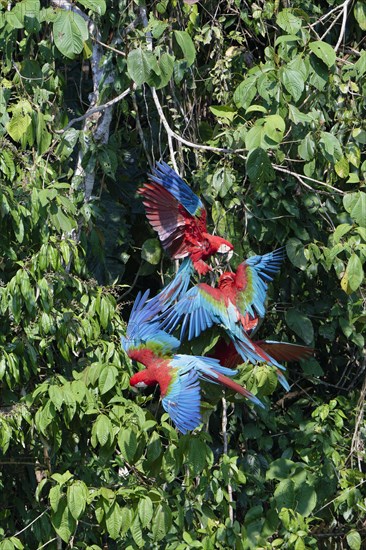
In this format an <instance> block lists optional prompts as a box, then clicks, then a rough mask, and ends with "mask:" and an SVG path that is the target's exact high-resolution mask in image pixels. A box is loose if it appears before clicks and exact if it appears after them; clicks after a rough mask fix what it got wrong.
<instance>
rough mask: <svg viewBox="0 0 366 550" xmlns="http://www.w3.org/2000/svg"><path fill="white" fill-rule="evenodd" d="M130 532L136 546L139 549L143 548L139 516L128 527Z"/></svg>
mask: <svg viewBox="0 0 366 550" xmlns="http://www.w3.org/2000/svg"><path fill="white" fill-rule="evenodd" d="M130 531H131V533H132V537H133V540H134V541H135V543H136V544H137V546H138V547H139V548H143V546H144V538H143V536H142V529H141V525H140V521H139V516H138V515H136V516H135V519H134V520H133V522H132V525H131V526H130Z"/></svg>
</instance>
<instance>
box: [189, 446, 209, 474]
mask: <svg viewBox="0 0 366 550" xmlns="http://www.w3.org/2000/svg"><path fill="white" fill-rule="evenodd" d="M188 464H189V469H190V470H191V472H192V475H193V476H196V475H198V474H200V473H201V472H202V470H203V468H204V467H205V466H206V443H204V442H203V441H201V440H200V439H198V438H197V437H194V438H193V439H190V441H189V447H188Z"/></svg>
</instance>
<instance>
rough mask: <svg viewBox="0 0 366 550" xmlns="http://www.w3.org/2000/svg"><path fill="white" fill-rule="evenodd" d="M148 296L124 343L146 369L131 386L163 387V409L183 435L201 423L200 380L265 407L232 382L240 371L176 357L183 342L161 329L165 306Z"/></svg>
mask: <svg viewBox="0 0 366 550" xmlns="http://www.w3.org/2000/svg"><path fill="white" fill-rule="evenodd" d="M148 296H149V291H148V290H147V291H146V292H145V293H144V294H143V295H141V293H139V294H138V295H137V298H136V300H135V303H134V305H133V308H132V311H131V315H130V319H129V322H128V326H127V331H126V337H122V339H121V340H122V346H123V349H124V350H125V352H126V353H127V355H128V356H129V357H130V358H131V359H132V360H135V361H138V362H139V363H142V365H144V367H145V369H144V370H142V371H140V372H137V373H136V374H134V375H133V376H132V377H131V379H130V384H131V386H135V387H146V386H153V385H156V384H159V387H160V393H161V396H162V404H163V407H164V409H165V411H166V412H167V413H168V414H169V416H170V417H171V419H172V420H173V422H174V424H175V425H176V426H177V428H178V430H179V431H180V432H182V433H183V434H184V433H186V432H187V431H188V430H193V429H194V428H196V427H197V426H198V425H199V423H200V422H201V413H200V400H201V395H200V384H199V380H200V379H201V380H206V381H209V382H213V383H216V384H222V385H224V386H226V387H228V388H230V389H232V390H234V391H235V392H237V393H240V394H241V395H243V396H244V397H246V398H248V399H249V400H250V401H252V402H253V403H255V404H256V405H259V406H261V407H263V404H262V403H261V401H260V400H259V399H258V398H257V397H255V396H254V395H253V394H252V393H250V392H249V391H248V390H247V389H245V388H244V387H242V386H240V385H239V384H237V383H236V382H234V381H233V380H230V378H228V377H229V376H230V377H231V376H234V375H235V374H237V371H233V370H231V369H227V368H225V367H222V366H221V365H220V362H219V361H218V360H217V359H213V358H211V357H199V356H192V355H177V354H175V353H174V351H175V350H177V348H178V347H179V345H180V341H179V340H178V339H177V338H175V337H174V336H172V335H171V334H168V333H167V332H165V331H164V330H162V329H161V324H160V322H159V320H157V314H158V312H159V311H160V307H161V304H160V302H159V300H157V299H155V298H153V299H152V300H150V301H148V300H147V299H148Z"/></svg>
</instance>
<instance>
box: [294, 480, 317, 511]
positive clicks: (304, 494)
mask: <svg viewBox="0 0 366 550" xmlns="http://www.w3.org/2000/svg"><path fill="white" fill-rule="evenodd" d="M296 500H297V506H296V511H297V512H298V513H299V514H301V515H302V516H303V517H308V516H310V514H311V512H312V511H313V510H314V508H315V506H316V503H317V495H316V491H315V489H314V487H312V486H311V485H309V483H301V484H300V485H299V486H298V488H297V489H296Z"/></svg>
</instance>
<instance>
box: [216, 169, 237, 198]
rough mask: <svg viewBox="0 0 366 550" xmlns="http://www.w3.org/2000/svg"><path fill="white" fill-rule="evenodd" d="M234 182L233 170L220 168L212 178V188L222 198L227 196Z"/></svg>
mask: <svg viewBox="0 0 366 550" xmlns="http://www.w3.org/2000/svg"><path fill="white" fill-rule="evenodd" d="M234 182H235V178H234V175H233V173H232V172H231V170H230V169H227V168H219V169H218V170H217V171H216V172H215V173H214V175H213V177H212V187H213V189H214V190H215V192H216V194H218V195H219V196H220V197H225V196H226V194H227V193H228V191H229V190H230V189H231V188H232V186H233V184H234Z"/></svg>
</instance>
